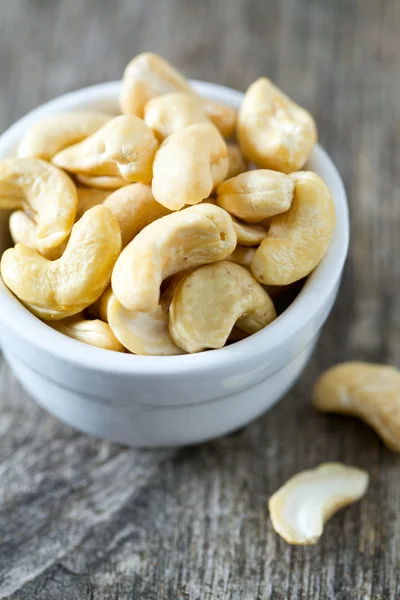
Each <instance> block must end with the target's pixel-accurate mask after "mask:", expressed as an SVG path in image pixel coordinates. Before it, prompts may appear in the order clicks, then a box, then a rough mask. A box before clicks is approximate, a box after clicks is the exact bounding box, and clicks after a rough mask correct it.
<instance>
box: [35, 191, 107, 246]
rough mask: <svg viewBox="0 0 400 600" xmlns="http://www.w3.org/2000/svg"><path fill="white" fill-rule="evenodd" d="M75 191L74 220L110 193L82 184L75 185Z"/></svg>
mask: <svg viewBox="0 0 400 600" xmlns="http://www.w3.org/2000/svg"><path fill="white" fill-rule="evenodd" d="M76 191H77V192H78V206H77V208H76V217H75V221H79V219H80V218H81V217H82V216H83V214H84V213H85V212H86V211H87V210H89V209H90V208H93V206H97V205H98V204H101V203H102V202H104V200H105V199H106V198H108V196H109V195H110V193H111V192H110V190H102V189H100V188H91V187H86V186H83V185H78V186H76ZM27 246H29V244H27Z"/></svg>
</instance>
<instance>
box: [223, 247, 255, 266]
mask: <svg viewBox="0 0 400 600" xmlns="http://www.w3.org/2000/svg"><path fill="white" fill-rule="evenodd" d="M255 253H256V250H255V248H243V247H242V246H236V248H235V249H234V251H233V252H232V253H231V254H230V255H229V256H227V257H226V259H225V260H229V261H230V262H233V263H236V264H237V265H240V266H241V267H247V268H248V269H250V264H251V261H252V259H253V256H254V255H255Z"/></svg>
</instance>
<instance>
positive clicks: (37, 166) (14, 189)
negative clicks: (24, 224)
mask: <svg viewBox="0 0 400 600" xmlns="http://www.w3.org/2000/svg"><path fill="white" fill-rule="evenodd" d="M77 201H78V197H77V193H76V188H75V185H74V183H73V182H72V180H71V179H70V178H69V177H68V175H67V174H66V173H63V171H61V170H60V169H57V167H54V166H52V165H50V164H49V163H47V162H45V161H43V160H39V159H37V158H8V159H5V160H2V161H0V208H5V209H14V208H16V209H18V208H22V209H29V210H30V212H31V214H32V217H33V219H32V220H34V221H35V223H36V226H35V228H34V232H32V233H33V234H32V240H31V241H32V246H33V247H35V248H36V249H37V250H39V251H46V250H48V249H49V248H55V247H56V246H58V245H59V244H61V243H62V241H63V240H65V238H66V237H67V236H68V235H69V233H70V231H71V228H72V225H73V224H74V220H75V213H76V205H77Z"/></svg>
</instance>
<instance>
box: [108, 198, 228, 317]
mask: <svg viewBox="0 0 400 600" xmlns="http://www.w3.org/2000/svg"><path fill="white" fill-rule="evenodd" d="M235 246H236V233H235V230H234V227H233V223H232V219H231V218H230V216H229V215H228V213H227V212H226V211H224V210H223V209H222V208H219V207H218V206H213V205H211V204H200V205H198V206H192V207H190V208H186V209H185V210H182V211H180V212H176V213H172V214H171V215H167V216H166V217H162V218H161V219H158V220H157V221H154V222H153V223H151V224H150V225H148V226H147V227H145V228H144V229H142V231H141V232H140V233H138V234H137V236H136V237H135V238H134V239H133V240H132V241H131V242H130V243H129V244H128V245H127V246H126V248H125V249H124V250H123V251H122V252H121V255H120V256H119V258H118V260H117V262H116V264H115V267H114V270H113V274H112V288H113V291H114V294H115V296H116V297H117V299H118V301H119V302H120V303H121V304H122V305H123V306H125V308H128V309H129V310H133V311H143V312H150V311H154V310H156V309H157V306H158V304H159V298H160V285H161V283H162V281H163V280H164V279H166V278H167V277H169V276H170V275H173V274H174V273H179V272H180V271H185V270H186V269H190V268H193V267H196V266H199V265H203V264H205V263H209V262H214V261H217V260H222V259H223V258H225V257H226V256H228V255H229V254H230V253H231V252H232V251H233V250H234V248H235Z"/></svg>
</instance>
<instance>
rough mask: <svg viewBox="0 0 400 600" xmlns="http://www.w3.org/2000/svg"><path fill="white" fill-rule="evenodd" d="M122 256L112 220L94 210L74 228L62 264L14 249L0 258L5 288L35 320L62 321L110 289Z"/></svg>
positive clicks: (103, 210) (24, 249) (20, 247)
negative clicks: (118, 259)
mask: <svg viewBox="0 0 400 600" xmlns="http://www.w3.org/2000/svg"><path fill="white" fill-rule="evenodd" d="M120 250H121V232H120V229H119V225H118V222H117V220H116V219H115V217H114V215H113V214H112V213H111V211H109V210H108V209H107V208H105V207H104V206H101V205H99V206H94V207H93V208H91V209H90V210H88V211H87V212H86V213H85V214H84V215H83V217H82V218H81V219H80V221H78V223H76V225H74V227H73V228H72V232H71V236H70V239H69V242H68V245H67V248H66V250H65V252H64V254H63V255H62V257H61V258H59V259H58V260H55V261H49V260H47V259H46V258H43V257H42V256H40V255H39V254H38V253H37V252H36V251H35V250H33V249H31V248H28V247H27V246H24V245H23V244H17V245H16V246H15V248H9V249H8V250H6V251H5V252H4V254H3V256H2V258H1V275H2V277H3V280H4V283H5V284H6V285H7V287H9V288H10V290H11V291H12V292H14V294H15V295H16V296H17V298H19V299H20V300H21V302H23V304H25V305H26V306H27V308H29V310H30V311H31V312H33V313H34V314H35V315H37V316H38V317H41V318H42V319H48V320H53V319H63V318H64V317H68V316H71V315H74V314H76V313H78V312H81V311H82V310H84V309H85V308H86V307H87V306H89V305H90V304H93V302H95V301H96V300H97V298H99V297H100V296H101V294H102V293H103V292H104V290H105V289H106V287H107V286H108V285H109V283H110V278H111V271H112V268H113V266H114V264H115V261H116V259H117V257H118V255H119V253H120Z"/></svg>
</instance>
